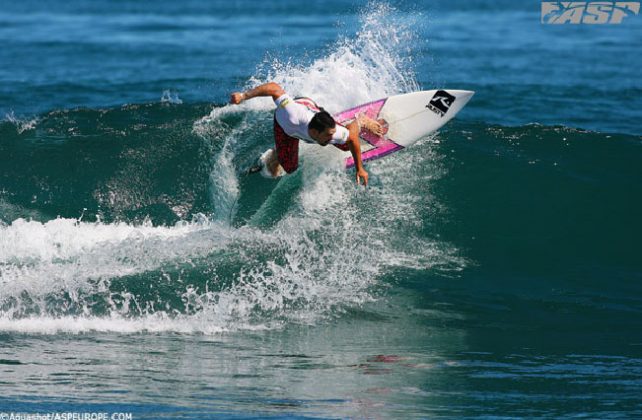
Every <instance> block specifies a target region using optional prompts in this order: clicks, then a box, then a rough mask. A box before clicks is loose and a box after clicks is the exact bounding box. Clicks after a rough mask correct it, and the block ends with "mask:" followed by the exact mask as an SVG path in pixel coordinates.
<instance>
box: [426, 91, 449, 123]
mask: <svg viewBox="0 0 642 420" xmlns="http://www.w3.org/2000/svg"><path fill="white" fill-rule="evenodd" d="M453 102H455V97H454V96H453V95H451V94H450V93H448V92H446V91H445V90H438V91H437V92H436V93H435V94H434V96H433V97H432V99H431V100H430V102H429V103H428V105H426V108H428V109H430V110H431V111H432V112H434V113H435V114H437V115H439V116H440V117H443V116H444V115H446V112H448V110H449V109H450V106H451V105H452V104H453Z"/></svg>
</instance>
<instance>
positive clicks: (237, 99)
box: [230, 92, 245, 105]
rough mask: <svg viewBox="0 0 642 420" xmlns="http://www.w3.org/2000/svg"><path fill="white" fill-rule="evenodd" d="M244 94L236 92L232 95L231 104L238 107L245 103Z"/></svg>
mask: <svg viewBox="0 0 642 420" xmlns="http://www.w3.org/2000/svg"><path fill="white" fill-rule="evenodd" d="M244 96H245V95H244V94H242V93H241V92H234V93H233V94H231V95H230V103H231V104H233V105H238V104H240V103H241V102H243V99H244Z"/></svg>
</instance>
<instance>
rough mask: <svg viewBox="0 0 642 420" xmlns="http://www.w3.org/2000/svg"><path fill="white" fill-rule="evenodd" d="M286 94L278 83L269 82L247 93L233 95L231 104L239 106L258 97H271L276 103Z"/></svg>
mask: <svg viewBox="0 0 642 420" xmlns="http://www.w3.org/2000/svg"><path fill="white" fill-rule="evenodd" d="M284 93H285V91H284V90H283V88H282V87H281V86H280V85H279V84H278V83H274V82H269V83H264V84H262V85H260V86H257V87H255V88H254V89H250V90H248V91H245V92H234V93H232V94H231V95H230V103H231V104H235V105H238V104H240V103H241V102H243V101H245V100H248V99H252V98H256V97H258V96H271V97H272V99H274V100H275V101H276V100H277V99H279V96H281V95H283V94H284Z"/></svg>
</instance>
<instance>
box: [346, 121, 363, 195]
mask: <svg viewBox="0 0 642 420" xmlns="http://www.w3.org/2000/svg"><path fill="white" fill-rule="evenodd" d="M346 128H347V129H348V131H349V132H350V135H349V136H348V141H347V142H346V143H348V147H349V148H350V153H352V158H353V159H354V165H355V168H356V170H357V173H356V175H357V184H361V179H363V185H368V172H366V170H365V169H363V162H361V144H360V143H359V123H358V122H356V121H353V122H351V123H350V124H348V125H347V126H346Z"/></svg>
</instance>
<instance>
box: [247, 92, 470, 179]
mask: <svg viewBox="0 0 642 420" xmlns="http://www.w3.org/2000/svg"><path fill="white" fill-rule="evenodd" d="M474 93H475V92H472V91H469V90H451V89H439V90H424V91H419V92H412V93H406V94H402V95H394V96H389V97H387V98H383V99H379V100H376V101H373V102H369V103H366V104H363V105H359V106H356V107H354V108H350V109H347V110H345V111H341V112H339V113H337V114H335V115H334V119H335V121H336V122H337V123H339V124H342V125H347V124H349V123H350V122H351V121H352V120H353V119H354V118H355V116H357V115H359V114H365V115H367V116H368V117H370V118H372V119H374V120H378V121H379V122H380V123H382V125H383V126H384V128H385V130H384V131H385V132H384V134H383V135H382V136H377V135H375V134H373V133H371V132H370V131H368V130H366V129H363V128H362V129H361V132H360V138H361V160H362V161H363V162H367V161H370V160H375V159H379V158H382V157H384V156H387V155H389V154H391V153H394V152H397V151H399V150H403V149H405V148H406V147H409V146H411V145H412V144H413V143H415V142H417V140H419V139H421V138H422V137H425V136H427V135H429V134H431V133H433V132H435V131H437V130H439V129H440V128H441V127H442V126H443V125H444V124H446V123H447V122H448V121H450V120H451V119H452V118H453V117H454V116H455V115H457V113H458V112H459V111H461V109H462V108H463V107H464V106H465V105H466V104H467V103H468V101H469V100H470V98H471V97H472V96H473V95H474ZM342 153H343V154H344V155H345V166H346V168H351V167H353V166H354V161H353V159H352V156H351V154H350V152H348V151H344V152H342ZM269 156H270V152H269V151H267V152H265V153H263V155H262V156H261V158H260V159H259V160H260V161H261V162H262V163H265V162H266V159H267V158H268V157H269ZM263 169H264V168H263ZM261 172H262V174H263V175H267V176H271V175H270V174H269V173H268V171H267V170H262V171H261Z"/></svg>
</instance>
